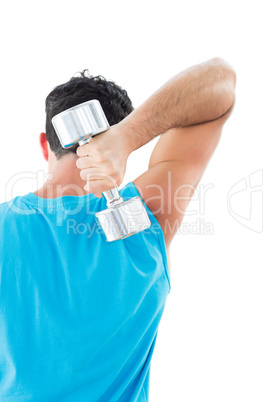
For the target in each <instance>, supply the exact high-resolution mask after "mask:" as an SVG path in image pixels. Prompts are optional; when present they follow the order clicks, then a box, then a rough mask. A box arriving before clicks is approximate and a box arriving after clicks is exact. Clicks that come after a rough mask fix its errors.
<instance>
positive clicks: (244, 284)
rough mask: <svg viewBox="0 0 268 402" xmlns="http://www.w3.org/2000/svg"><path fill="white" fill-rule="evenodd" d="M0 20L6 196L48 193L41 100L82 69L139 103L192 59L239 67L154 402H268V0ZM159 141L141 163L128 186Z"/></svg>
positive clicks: (9, 12)
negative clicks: (209, 231)
mask: <svg viewBox="0 0 268 402" xmlns="http://www.w3.org/2000/svg"><path fill="white" fill-rule="evenodd" d="M0 19H1V21H0V22H1V23H0V29H1V32H0V33H1V63H0V68H1V75H0V79H1V93H0V99H1V133H0V136H1V137H0V138H1V148H0V164H1V166H0V167H1V175H0V191H1V194H0V202H4V201H6V200H9V199H10V198H12V197H14V196H15V195H19V194H21V195H22V194H25V193H27V192H29V191H35V190H36V188H37V186H39V187H40V186H41V184H42V180H43V177H44V173H42V172H45V171H46V162H45V161H44V160H43V159H42V154H41V151H40V148H39V142H38V136H39V133H40V132H41V131H44V129H45V128H44V123H45V113H44V100H45V97H46V96H47V94H48V93H49V92H50V91H51V90H52V88H53V87H54V86H56V85H58V84H60V83H63V82H65V81H67V80H68V79H69V78H70V77H71V76H72V75H73V74H74V73H75V72H77V71H81V70H83V69H85V68H88V69H89V70H90V72H91V73H92V74H94V75H98V74H101V75H103V76H104V77H106V78H107V79H112V80H114V81H115V82H117V83H118V84H119V85H121V86H122V87H124V88H125V89H127V91H128V94H129V96H130V97H131V99H132V100H133V104H134V106H135V107H137V106H138V105H139V104H140V103H142V102H143V101H144V100H145V99H146V98H147V97H148V96H149V95H151V94H152V93H153V92H154V91H155V90H156V89H158V88H159V86H160V85H162V84H163V83H164V82H166V81H167V80H168V79H169V78H171V77H172V76H174V75H175V74H177V73H178V72H179V71H181V70H183V69H185V68H187V67H189V66H191V65H193V64H196V63H199V62H202V61H205V60H207V59H209V58H212V57H214V56H221V57H223V58H225V59H226V60H228V61H229V62H230V63H231V64H232V65H233V67H234V68H235V70H236V73H237V99H236V106H235V110H234V112H233V115H232V116H231V118H230V120H229V121H228V122H227V123H226V125H225V128H224V134H223V137H222V139H221V142H220V144H219V146H218V148H217V150H216V153H215V155H214V156H213V158H212V160H211V162H210V164H209V166H208V168H207V170H206V172H205V175H204V176H203V179H202V181H201V184H200V186H201V187H202V186H203V189H204V188H207V192H205V196H202V191H201V187H200V188H199V190H198V191H197V192H196V196H195V199H194V200H193V201H192V202H191V204H190V205H189V209H188V210H189V212H190V211H191V212H194V214H193V215H191V216H186V217H185V219H184V226H183V233H178V234H177V236H175V240H174V242H173V246H172V249H171V262H172V264H171V269H172V272H171V278H172V290H171V293H170V294H169V296H168V301H167V305H166V309H165V312H164V316H163V318H162V322H161V324H160V328H159V334H158V341H157V344H156V349H155V354H154V356H153V360H152V368H151V389H150V401H151V402H165V401H169V402H177V401H180V402H198V401H206V402H215V401H217V402H218V401H224V402H226V401H228V402H240V401H241V402H248V401H250V402H251V401H252V402H256V401H258V402H267V400H268V381H267V379H268V343H267V339H268V324H267V306H268V296H267V288H268V286H267V285H268V273H267V269H268V264H267V251H265V246H266V245H267V219H266V222H265V218H267V216H266V211H265V209H264V206H265V204H266V202H265V201H266V197H267V194H265V191H266V189H265V186H264V183H265V181H266V180H267V152H268V151H267V149H268V148H267V108H268V103H267V90H268V79H267V72H268V56H267V39H268V29H267V11H266V3H265V2H264V1H259V0H255V1H254V2H252V1H251V2H249V1H243V2H242V1H235V0H233V1H230V0H227V1H224V2H217V1H207V0H205V1H190V0H189V1H182V2H179V1H170V0H166V1H163V2H159V1H157V0H155V1H151V0H150V1H145V0H143V1H139V0H136V1H135V2H134V1H133V2H129V1H126V0H125V1H116V0H114V1H101V0H100V1H98V2H97V1H95V2H91V1H82V0H75V1H68V0H65V1H62V0H55V1H53V2H52V1H46V2H38V1H27V0H24V1H10V2H5V5H4V6H3V5H2V6H1V17H0ZM155 142H156V140H154V141H152V142H151V143H149V144H147V145H146V146H145V147H143V148H142V149H140V150H138V151H136V152H135V153H133V154H132V155H131V157H130V159H129V162H128V169H127V173H126V176H125V180H124V183H127V182H128V181H129V180H133V179H134V178H135V177H137V176H138V175H139V174H141V173H142V172H143V171H145V170H146V169H147V163H148V160H149V156H150V153H151V151H152V149H153V146H154V144H155ZM27 172H28V173H27ZM38 172H39V173H38ZM37 173H38V174H37ZM20 175H21V176H20ZM21 177H27V178H26V179H25V178H24V179H20V180H19V181H18V179H19V178H21ZM205 186H208V187H205ZM239 190H241V191H240V192H239ZM203 206H204V207H203ZM202 224H203V228H202ZM206 225H210V226H209V227H210V228H213V234H206V233H205V232H204V226H206ZM265 240H266V242H265Z"/></svg>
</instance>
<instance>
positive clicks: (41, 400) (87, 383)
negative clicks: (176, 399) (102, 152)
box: [0, 182, 170, 402]
mask: <svg viewBox="0 0 268 402" xmlns="http://www.w3.org/2000/svg"><path fill="white" fill-rule="evenodd" d="M120 195H121V196H122V197H123V198H124V199H125V200H127V199H129V198H131V197H133V196H137V195H139V193H138V190H137V188H136V186H135V185H134V183H132V182H129V183H128V184H127V185H125V186H124V187H123V188H122V189H121V190H120ZM143 204H144V205H145V208H146V210H147V212H148V214H149V217H150V219H151V222H152V225H151V227H150V228H149V229H146V230H145V231H144V232H140V233H138V234H135V235H133V236H130V237H128V238H126V239H124V240H119V241H115V242H111V243H106V242H104V240H103V237H102V235H101V234H100V233H99V229H97V224H96V220H95V218H94V214H95V213H96V212H98V211H101V210H103V209H105V208H106V203H105V199H104V197H103V198H97V197H95V196H94V195H93V194H87V195H84V196H81V197H75V196H63V197H59V198H54V199H43V198H40V197H38V196H36V195H35V194H33V193H29V194H27V195H25V196H22V197H16V198H14V199H13V200H11V201H9V202H7V203H4V204H1V205H0V401H1V402H4V401H9V402H11V401H12V402H13V401H14V402H22V401H23V402H25V401H38V402H47V401H64V402H69V401H72V402H79V401H87V402H98V401H100V402H106V401H107V402H123V401H126V402H132V401H133V402H134V401H135V402H141V401H148V400H149V399H148V395H149V372H150V362H151V358H152V353H153V350H154V346H155V341H156V337H157V331H158V326H159V322H160V319H161V316H162V313H163V310H164V306H165V302H166V298H167V295H168V293H169V291H170V277H169V272H168V266H167V255H166V248H165V242H164V235H163V231H162V229H161V226H160V225H159V223H158V221H157V220H156V218H155V217H154V215H153V214H152V213H151V211H150V210H149V208H148V207H147V206H146V204H145V203H144V202H143Z"/></svg>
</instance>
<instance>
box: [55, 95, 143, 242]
mask: <svg viewBox="0 0 268 402" xmlns="http://www.w3.org/2000/svg"><path fill="white" fill-rule="evenodd" d="M52 124H53V127H54V129H55V131H56V134H57V136H58V138H59V140H60V143H61V146H62V147H63V148H69V147H71V146H72V145H74V144H76V143H78V144H79V145H83V144H86V143H87V142H89V141H90V140H91V138H92V137H94V136H95V135H97V134H100V133H102V132H103V131H106V130H108V129H109V128H110V126H109V123H108V121H107V119H106V116H105V114H104V112H103V109H102V107H101V104H100V102H99V101H98V100H95V99H94V100H90V101H87V102H84V103H81V104H79V105H77V106H74V107H72V108H70V109H67V110H64V111H63V112H61V113H59V114H57V115H56V116H54V117H53V118H52ZM102 194H103V195H104V197H105V199H106V203H107V209H105V210H103V211H100V212H97V213H96V214H95V218H96V220H97V222H98V224H99V226H100V227H101V228H102V230H103V233H104V235H105V240H106V241H108V242H111V241H114V240H120V239H125V238H126V237H128V236H131V235H133V234H135V233H139V232H141V231H143V230H145V229H147V228H148V227H150V225H151V222H150V219H149V217H148V214H147V212H146V209H145V207H144V205H143V203H142V200H141V198H140V197H138V196H136V197H133V198H131V199H129V200H127V201H124V200H123V198H122V197H120V195H119V192H118V189H117V188H114V189H112V190H108V191H105V192H103V193H102Z"/></svg>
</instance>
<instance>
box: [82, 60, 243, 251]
mask: <svg viewBox="0 0 268 402" xmlns="http://www.w3.org/2000/svg"><path fill="white" fill-rule="evenodd" d="M235 82H236V76H235V72H234V70H233V68H232V67H231V66H230V65H229V64H228V63H227V62H226V61H225V60H223V59H221V58H214V59H212V60H209V61H207V62H204V63H202V64H199V65H196V66H194V67H191V68H189V69H187V70H185V71H183V72H181V73H179V74H178V75H176V76H175V77H173V78H172V79H171V80H169V81H168V82H167V83H166V84H165V85H163V86H162V87H161V88H160V89H159V90H158V91H156V92H155V93H154V94H153V95H152V96H151V97H150V98H148V99H147V100H146V101H145V102H144V103H143V104H142V105H141V106H139V107H138V108H137V109H136V110H134V111H133V112H132V113H131V114H130V115H129V116H128V117H126V118H125V119H124V120H123V121H122V122H120V123H119V124H116V125H114V126H113V127H112V128H111V129H110V130H108V131H107V132H105V133H103V134H100V135H99V136H97V137H95V138H93V140H92V141H91V142H90V143H89V144H86V145H83V146H81V147H79V148H78V149H77V154H78V155H79V156H81V158H79V159H78V161H77V166H78V167H79V168H80V169H82V170H81V177H82V178H83V179H85V180H88V183H87V187H86V188H88V189H89V191H91V192H93V193H94V194H95V195H97V196H99V193H100V192H103V191H106V190H108V189H110V188H113V187H114V186H115V185H119V184H121V182H122V180H123V177H124V173H125V168H126V161H127V158H128V156H129V154H130V153H131V152H133V151H134V150H136V149H138V148H139V147H141V146H142V145H144V144H146V143H147V142H149V141H150V140H151V139H153V138H154V137H156V136H158V135H159V134H162V135H161V136H160V137H159V140H158V142H157V144H156V146H155V148H154V150H153V153H152V155H151V158H150V162H149V166H148V170H147V171H146V172H144V173H143V174H142V175H141V176H139V177H138V178H137V179H135V180H133V182H134V183H135V185H136V186H137V188H138V190H139V191H140V194H141V196H142V198H143V199H144V201H145V202H146V204H147V205H148V207H149V208H150V209H151V211H152V212H153V213H154V215H155V216H156V218H157V220H158V222H159V223H160V225H161V227H162V229H163V232H164V235H165V240H166V246H167V247H168V246H169V245H170V242H171V240H172V238H173V237H174V235H175V233H176V231H177V229H178V228H179V225H180V223H181V221H182V219H183V216H184V212H185V209H186V207H187V205H188V203H189V201H190V199H191V196H192V195H193V193H194V191H195V188H196V186H197V185H198V183H199V181H200V179H201V177H202V174H203V172H204V170H205V168H206V166H207V163H208V161H209V159H210V158H211V156H212V154H213V152H214V150H215V148H216V146H217V144H218V141H219V138H220V135H221V132H222V127H223V124H224V122H225V121H226V119H227V118H228V117H229V115H230V113H231V110H232V107H233V104H234V99H235ZM90 154H92V155H93V157H88V156H87V155H90Z"/></svg>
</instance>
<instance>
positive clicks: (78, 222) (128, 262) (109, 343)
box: [0, 58, 236, 402]
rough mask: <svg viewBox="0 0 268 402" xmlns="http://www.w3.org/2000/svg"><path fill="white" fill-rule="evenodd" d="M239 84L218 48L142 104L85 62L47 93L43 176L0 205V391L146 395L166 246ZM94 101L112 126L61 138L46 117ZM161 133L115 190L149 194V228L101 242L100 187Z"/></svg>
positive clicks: (53, 397)
mask: <svg viewBox="0 0 268 402" xmlns="http://www.w3.org/2000/svg"><path fill="white" fill-rule="evenodd" d="M235 82H236V77H235V73H234V71H233V69H232V67H231V66H230V65H229V64H228V63H226V62H225V61H224V60H222V59H220V58H214V59H212V60H209V61H207V62H204V63H202V64H199V65H197V66H194V67H191V68H189V69H187V70H185V71H183V72H181V73H179V74H178V75H176V76H175V77H173V78H172V79H171V80H170V81H168V82H167V83H166V84H165V85H163V86H162V87H161V88H160V89H159V90H158V91H156V92H155V93H154V94H153V95H152V96H151V97H150V98H149V99H148V100H146V101H145V102H144V103H143V104H142V105H141V106H140V107H138V108H137V109H136V110H134V111H133V107H132V105H131V102H130V100H129V98H128V96H127V93H126V92H125V91H124V90H122V88H120V87H118V86H117V85H116V84H114V83H111V82H108V81H106V80H105V79H104V78H103V77H88V76H87V75H86V73H85V72H84V73H82V74H81V77H76V78H73V79H71V80H70V81H69V82H67V83H66V84H63V85H60V86H58V87H56V88H55V89H54V90H53V91H52V92H51V93H50V94H49V96H48V97H47V101H46V112H47V122H46V134H45V133H42V134H41V135H40V143H41V148H42V151H43V154H44V157H45V159H46V160H48V170H49V175H48V179H47V181H46V183H45V184H44V186H43V187H42V188H40V189H38V190H37V191H36V192H35V193H29V194H26V195H25V196H23V197H16V198H15V199H14V200H12V201H10V202H8V203H5V204H2V205H1V206H0V213H1V218H0V221H1V229H0V230H1V232H0V251H1V265H0V278H1V282H0V291H1V299H0V311H1V315H0V344H1V349H0V367H1V379H0V400H1V401H2V400H3V401H5V400H8V401H16V402H17V401H28V400H36V401H37V400H38V401H58V400H60V401H92V402H93V401H94V402H95V401H103V402H105V401H114V402H115V401H148V395H149V372H150V362H151V357H152V353H153V349H154V345H155V341H156V337H157V330H158V325H159V322H160V319H161V316H162V313H163V310H164V305H165V301H166V297H167V295H168V293H169V291H170V272H169V267H170V262H169V258H168V250H169V247H170V244H171V241H172V239H173V237H174V235H175V234H176V231H177V229H178V228H179V225H180V223H181V221H182V219H183V215H184V212H185V209H186V207H187V205H188V203H189V201H190V199H191V196H192V195H193V193H194V191H195V189H196V187H197V185H198V183H199V181H200V179H201V177H202V175H203V173H204V170H205V168H206V166H207V164H208V162H209V160H210V158H211V156H212V154H213V152H214V150H215V148H216V146H217V144H218V142H219V139H220V136H221V132H222V128H223V125H224V122H225V121H226V120H227V118H228V117H229V116H230V113H231V111H232V108H233V104H234V98H235ZM90 99H98V100H99V101H100V102H101V104H102V107H103V109H104V112H105V114H106V116H107V118H108V121H109V123H110V125H112V127H111V128H110V129H109V130H107V131H106V132H104V133H102V134H99V135H97V136H96V137H94V138H93V139H92V140H91V141H90V143H88V144H85V145H82V146H80V147H77V146H73V147H72V148H70V149H67V150H64V149H62V148H61V146H60V144H59V141H58V139H57V137H56V134H55V131H54V130H53V127H52V125H51V119H52V117H53V116H54V115H56V114H58V113H59V112H61V111H63V110H65V109H68V108H69V107H72V106H75V105H77V104H79V103H82V102H84V101H86V100H90ZM160 134H162V135H161V137H160V138H159V141H158V142H157V144H156V146H155V148H154V150H153V152H152V155H151V158H150V162H149V166H148V170H147V171H146V172H144V173H143V174H142V175H141V176H139V177H137V178H136V179H135V180H133V182H129V183H128V184H127V185H125V186H124V187H123V188H122V189H121V190H120V194H121V195H122V196H123V198H124V199H125V200H126V199H128V198H131V197H133V196H136V195H140V196H141V197H142V199H143V202H144V205H145V208H146V210H147V212H148V214H149V217H150V219H151V222H152V225H151V227H150V228H149V229H146V230H145V231H144V232H140V233H138V234H135V235H133V236H130V237H128V238H126V239H124V240H120V241H116V242H112V243H105V242H104V241H103V239H102V237H101V235H100V233H99V232H98V229H97V226H96V225H95V223H94V222H95V221H94V214H95V213H96V212H98V211H100V210H103V209H105V198H104V197H102V194H101V193H102V192H105V191H107V190H109V189H112V188H114V187H115V186H119V185H120V184H121V183H122V180H123V177H124V174H125V170H126V163H127V159H128V156H129V155H130V154H131V152H133V151H134V150H135V149H138V148H139V147H141V146H142V145H144V144H146V143H147V142H148V141H150V140H151V139H152V138H154V137H156V136H158V135H160ZM8 247H9V248H11V249H10V252H9V253H8V252H7V250H8Z"/></svg>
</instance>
